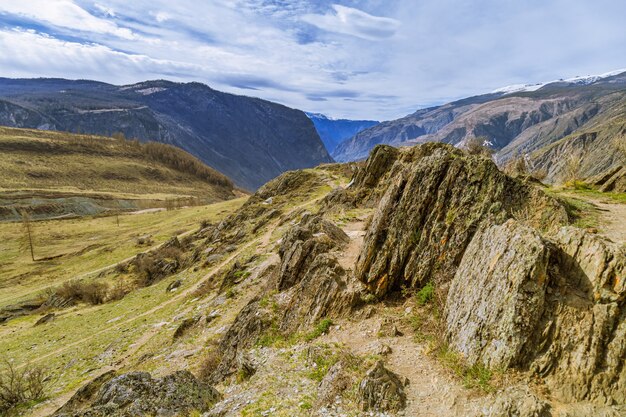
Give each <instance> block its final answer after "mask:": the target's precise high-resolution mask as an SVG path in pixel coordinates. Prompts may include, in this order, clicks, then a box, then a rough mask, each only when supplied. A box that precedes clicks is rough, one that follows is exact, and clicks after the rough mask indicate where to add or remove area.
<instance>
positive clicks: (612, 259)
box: [446, 221, 626, 405]
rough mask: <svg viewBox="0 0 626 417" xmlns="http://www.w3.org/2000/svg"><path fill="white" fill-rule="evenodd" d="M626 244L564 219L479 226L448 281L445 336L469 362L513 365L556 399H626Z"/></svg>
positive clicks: (606, 401) (607, 401) (602, 402)
mask: <svg viewBox="0 0 626 417" xmlns="http://www.w3.org/2000/svg"><path fill="white" fill-rule="evenodd" d="M625 265H626V253H625V252H624V249H623V248H621V247H619V246H618V245H617V244H614V243H613V242H611V241H608V240H606V239H604V238H602V237H600V236H597V235H594V234H590V233H587V232H585V231H583V230H581V229H577V228H574V227H564V228H562V229H561V230H560V231H559V232H558V233H556V234H554V235H552V236H550V237H549V240H548V239H545V238H542V237H541V236H539V235H538V233H537V232H535V231H533V230H531V229H529V228H526V227H524V226H521V225H519V224H518V223H516V222H514V221H508V222H507V223H505V224H504V225H501V226H491V227H489V228H486V229H484V230H483V231H481V232H479V233H478V234H477V235H476V236H475V237H474V239H473V241H472V242H471V244H470V245H469V246H468V248H467V250H466V252H465V254H464V256H463V259H462V261H461V264H460V266H459V268H458V269H457V273H456V275H455V277H454V280H453V282H452V284H451V286H450V290H449V292H448V298H447V306H446V323H447V337H448V340H449V341H450V343H451V345H452V346H453V347H455V348H456V349H458V350H459V351H460V352H462V353H463V354H464V355H465V357H466V358H467V360H468V363H469V364H475V363H482V364H484V365H487V366H490V367H505V368H506V367H516V368H518V369H521V370H528V371H530V373H531V374H533V375H537V376H539V377H541V378H542V380H543V381H544V382H545V384H546V386H547V388H548V389H549V390H550V393H551V395H552V396H553V397H554V398H556V399H558V400H559V401H562V402H565V403H573V402H578V401H589V402H592V403H594V404H597V405H612V404H624V403H626V368H625V367H624V357H626V308H625V300H626V296H625V294H626V284H625V283H624V278H623V277H624V270H625V269H626V268H625Z"/></svg>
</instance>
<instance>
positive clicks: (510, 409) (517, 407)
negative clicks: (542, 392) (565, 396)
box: [483, 387, 552, 417]
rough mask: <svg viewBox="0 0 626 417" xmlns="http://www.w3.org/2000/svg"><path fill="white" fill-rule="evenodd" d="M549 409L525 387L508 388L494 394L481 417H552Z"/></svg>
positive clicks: (545, 403) (548, 406)
mask: <svg viewBox="0 0 626 417" xmlns="http://www.w3.org/2000/svg"><path fill="white" fill-rule="evenodd" d="M550 408H551V407H550V405H549V404H548V403H547V402H545V401H543V400H541V399H539V398H538V397H537V396H536V395H535V394H533V393H532V392H531V391H530V390H529V389H528V388H527V387H510V388H507V389H506V390H504V391H503V392H498V393H497V394H496V398H495V401H494V402H493V404H492V405H490V406H489V408H488V409H487V411H486V412H485V413H484V414H483V417H502V416H511V417H513V416H515V417H552V413H551V412H550Z"/></svg>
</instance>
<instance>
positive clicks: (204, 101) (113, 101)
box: [0, 78, 331, 189]
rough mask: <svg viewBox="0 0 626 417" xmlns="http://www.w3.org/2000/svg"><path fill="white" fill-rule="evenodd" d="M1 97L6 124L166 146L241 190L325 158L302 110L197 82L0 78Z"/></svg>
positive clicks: (1, 117) (0, 119)
mask: <svg viewBox="0 0 626 417" xmlns="http://www.w3.org/2000/svg"><path fill="white" fill-rule="evenodd" d="M0 99H2V102H1V103H0V122H1V123H2V124H4V125H7V126H11V127H24V128H41V129H50V130H63V131H70V132H85V133H90V134H99V135H111V134H113V133H115V132H122V133H123V134H124V135H125V136H126V137H129V138H138V139H140V140H141V141H147V140H154V141H158V142H163V143H168V144H172V145H175V146H178V147H180V148H182V149H184V150H186V151H188V152H190V153H191V154H193V155H195V156H196V157H198V158H199V159H200V160H202V161H203V162H204V163H206V164H207V165H209V166H211V167H212V168H215V169H217V170H218V171H220V172H222V173H224V174H226V175H227V176H228V177H230V178H232V179H233V180H234V181H235V182H236V183H237V184H238V185H240V186H242V187H244V188H247V189H256V188H257V187H259V186H260V185H261V184H263V183H265V182H266V181H268V180H270V179H271V178H274V177H275V176H277V175H279V174H281V173H282V172H284V171H288V170H292V169H298V168H306V167H311V166H315V165H318V164H320V163H325V162H330V161H331V158H330V156H329V154H328V152H326V150H325V149H324V146H323V144H322V142H321V140H320V138H319V136H318V134H317V132H316V131H315V128H314V126H313V124H312V122H311V121H310V120H309V118H308V117H307V116H306V115H305V114H304V113H303V112H301V111H299V110H294V109H290V108H288V107H285V106H282V105H279V104H276V103H272V102H269V101H265V100H260V99H256V98H250V97H244V96H236V95H232V94H226V93H222V92H219V91H216V90H213V89H211V88H210V87H208V86H206V85H204V84H200V83H186V84H181V83H173V82H168V81H147V82H143V83H139V84H134V85H129V86H123V87H119V86H114V85H110V84H105V83H100V82H95V81H84V80H79V81H69V80H62V79H6V78H2V79H0Z"/></svg>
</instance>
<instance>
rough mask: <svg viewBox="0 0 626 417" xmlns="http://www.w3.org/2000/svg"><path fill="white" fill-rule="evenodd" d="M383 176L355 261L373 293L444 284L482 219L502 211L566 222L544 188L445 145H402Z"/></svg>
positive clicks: (546, 222) (497, 219)
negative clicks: (382, 186)
mask: <svg viewBox="0 0 626 417" xmlns="http://www.w3.org/2000/svg"><path fill="white" fill-rule="evenodd" d="M386 175H387V177H386V178H388V179H387V180H386V181H384V183H386V184H388V186H387V188H386V191H385V193H384V195H383V197H382V198H381V199H380V202H379V203H378V206H377V208H376V210H375V213H374V216H373V218H372V221H371V224H370V226H369V228H368V230H367V233H366V235H365V238H364V243H363V247H362V249H361V252H360V253H359V257H358V259H357V263H356V267H355V276H356V277H357V279H359V280H360V281H361V282H363V283H364V284H365V285H366V286H367V287H368V290H370V291H371V292H373V293H374V294H375V295H376V296H378V297H382V296H384V295H386V294H387V293H389V292H391V291H399V290H400V289H402V288H403V287H407V288H421V287H422V286H424V285H425V284H426V283H427V282H428V281H433V282H434V283H435V284H440V285H443V284H446V283H448V282H449V281H450V280H451V278H452V277H453V276H454V274H455V272H456V268H457V267H458V264H459V262H460V261H461V258H462V256H463V253H464V252H465V249H466V247H467V245H468V244H469V243H470V241H471V240H472V237H473V236H474V234H475V233H476V231H477V230H479V229H480V228H481V227H482V226H484V225H490V224H500V223H502V222H504V221H505V220H506V219H508V218H519V219H520V220H523V221H524V222H525V223H527V224H529V225H532V226H537V227H546V228H555V226H557V227H558V225H560V224H566V223H567V213H566V212H565V209H564V208H563V207H562V206H561V204H560V203H559V202H557V201H556V200H555V199H553V198H552V197H549V196H547V195H546V194H545V193H543V191H541V190H539V189H537V188H536V187H534V186H531V185H527V184H524V183H522V182H521V181H519V180H517V179H513V178H510V177H507V176H506V175H505V174H503V173H502V172H500V171H499V169H498V167H497V166H496V165H495V164H494V163H493V161H491V160H489V159H486V158H483V157H480V156H467V155H465V154H463V152H462V151H460V150H458V149H455V148H453V147H450V146H448V145H444V144H436V143H427V144H424V145H420V146H416V147H413V148H410V149H407V150H402V151H401V152H400V154H399V156H398V158H397V159H396V160H395V162H394V165H393V167H391V168H390V169H389V170H388V173H387V174H386Z"/></svg>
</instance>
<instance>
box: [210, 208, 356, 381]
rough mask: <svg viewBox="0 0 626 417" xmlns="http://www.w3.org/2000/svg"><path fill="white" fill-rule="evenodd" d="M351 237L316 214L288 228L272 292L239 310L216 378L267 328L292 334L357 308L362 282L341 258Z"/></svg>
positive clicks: (227, 372)
mask: <svg viewBox="0 0 626 417" xmlns="http://www.w3.org/2000/svg"><path fill="white" fill-rule="evenodd" d="M348 241H349V238H348V236H347V235H346V234H345V233H344V232H343V231H342V230H341V229H340V228H338V227H337V226H336V225H334V224H333V223H332V222H330V221H328V220H326V219H323V218H322V217H320V216H319V215H312V214H310V213H305V214H304V215H303V217H302V220H301V221H300V222H299V223H298V224H296V225H294V226H292V227H291V228H290V229H289V230H288V231H287V232H286V233H285V236H284V237H283V240H282V242H281V246H280V248H279V255H280V263H279V264H278V267H277V268H276V269H272V271H273V272H272V275H271V276H269V277H267V280H268V282H269V284H270V287H271V288H270V293H269V294H265V296H264V297H262V298H261V297H257V298H255V299H253V300H252V301H251V302H250V303H249V304H248V305H247V306H246V307H244V308H243V309H242V310H241V311H240V312H239V314H238V315H237V317H236V319H235V321H234V323H233V324H232V325H231V327H230V328H229V330H228V331H227V333H226V334H225V335H224V337H223V339H222V340H221V342H220V345H219V351H220V353H221V355H222V357H221V362H220V364H219V365H218V366H217V367H216V369H215V371H214V372H213V376H212V379H211V380H212V381H215V382H217V381H221V380H223V379H224V378H226V377H227V376H229V375H232V374H233V373H234V372H235V371H236V370H237V363H236V360H237V357H238V355H239V354H240V353H241V352H242V351H243V350H245V349H248V348H250V347H252V346H253V345H254V344H255V343H256V342H257V341H258V340H259V338H260V337H261V336H262V335H263V334H265V333H266V332H268V331H271V332H276V333H277V334H280V335H289V334H291V333H293V332H295V331H298V330H300V329H309V328H310V327H311V326H313V325H315V324H317V323H318V322H319V321H320V320H321V319H323V318H326V317H337V316H340V315H343V314H346V313H348V312H349V311H351V309H352V307H354V306H355V305H356V304H357V303H358V302H359V299H360V298H359V294H360V284H359V283H358V282H356V281H353V280H351V279H350V276H349V275H348V274H347V273H346V271H345V270H344V269H343V268H342V267H341V266H340V265H339V262H338V261H337V258H336V255H337V253H336V251H337V250H339V249H341V248H342V247H343V246H344V245H345V244H346V243H347V242H348ZM274 292H277V293H276V294H273V293H274ZM270 304H271V305H270Z"/></svg>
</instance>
